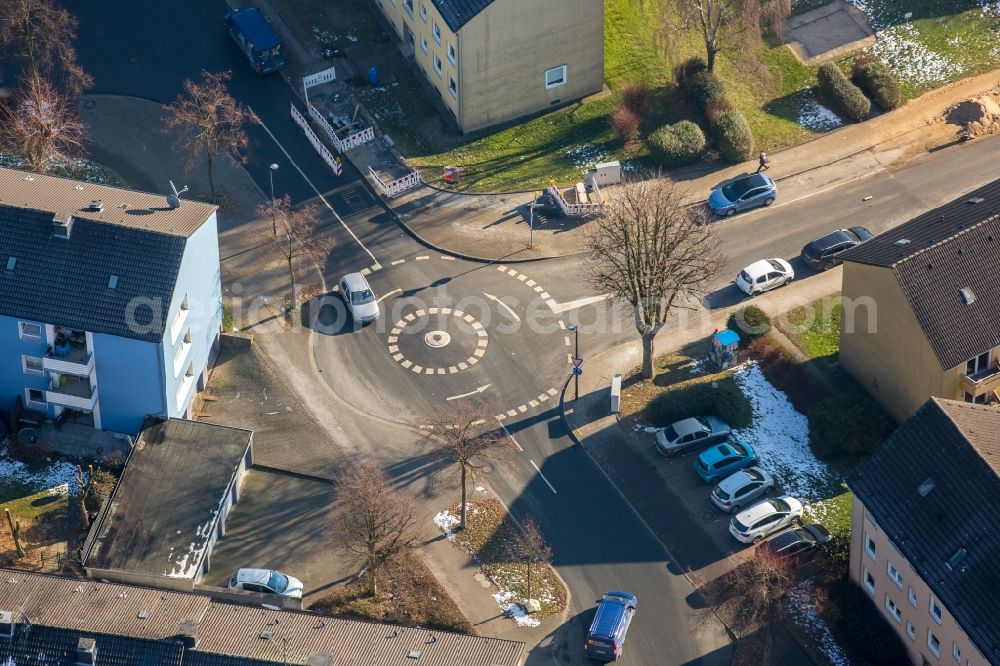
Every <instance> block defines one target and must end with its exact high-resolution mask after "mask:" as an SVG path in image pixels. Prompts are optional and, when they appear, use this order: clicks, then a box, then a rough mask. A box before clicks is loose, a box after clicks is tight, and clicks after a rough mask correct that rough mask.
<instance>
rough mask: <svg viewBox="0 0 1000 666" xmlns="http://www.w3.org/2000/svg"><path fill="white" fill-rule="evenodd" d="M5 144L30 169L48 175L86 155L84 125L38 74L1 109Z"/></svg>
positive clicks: (0, 122)
mask: <svg viewBox="0 0 1000 666" xmlns="http://www.w3.org/2000/svg"><path fill="white" fill-rule="evenodd" d="M0 135H2V139H3V143H4V144H5V145H7V146H9V147H10V148H11V149H12V150H14V151H16V152H17V153H19V154H20V155H23V156H24V159H25V160H26V161H27V165H28V168H29V169H31V170H32V171H34V172H36V173H45V172H46V171H48V170H49V169H50V168H51V167H52V166H54V165H57V164H59V163H60V162H65V161H67V160H69V159H70V158H71V157H72V156H73V155H74V154H78V153H81V152H83V146H84V138H83V123H82V122H80V120H79V118H77V115H76V112H75V111H74V109H73V105H72V103H71V102H70V100H69V98H68V97H67V96H66V95H65V94H64V93H61V92H59V91H58V90H56V88H55V86H53V85H52V84H51V83H49V82H48V81H47V80H46V79H43V78H42V77H41V76H40V75H39V74H37V73H35V74H29V75H28V77H27V79H26V80H25V82H24V85H23V86H22V87H21V88H20V89H19V90H18V92H17V94H16V95H15V96H14V98H13V99H11V100H10V101H9V102H8V103H7V104H5V105H4V106H3V108H2V109H0Z"/></svg>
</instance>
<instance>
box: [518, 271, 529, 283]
mask: <svg viewBox="0 0 1000 666" xmlns="http://www.w3.org/2000/svg"><path fill="white" fill-rule="evenodd" d="M517 279H518V280H520V281H521V282H524V281H525V280H527V279H528V276H527V275H525V274H524V273H518V274H517Z"/></svg>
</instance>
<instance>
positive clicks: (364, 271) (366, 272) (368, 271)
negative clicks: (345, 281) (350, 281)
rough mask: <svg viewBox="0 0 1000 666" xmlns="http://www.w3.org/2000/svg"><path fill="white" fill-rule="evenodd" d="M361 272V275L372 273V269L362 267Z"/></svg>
mask: <svg viewBox="0 0 1000 666" xmlns="http://www.w3.org/2000/svg"><path fill="white" fill-rule="evenodd" d="M361 274H362V275H371V274H372V269H370V268H362V269H361Z"/></svg>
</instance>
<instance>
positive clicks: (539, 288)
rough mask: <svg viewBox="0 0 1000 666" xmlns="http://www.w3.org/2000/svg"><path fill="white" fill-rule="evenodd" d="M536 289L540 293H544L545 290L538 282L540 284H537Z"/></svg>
mask: <svg viewBox="0 0 1000 666" xmlns="http://www.w3.org/2000/svg"><path fill="white" fill-rule="evenodd" d="M535 291H537V292H538V293H539V294H540V293H542V292H543V291H545V290H544V289H542V285H540V284H538V285H535Z"/></svg>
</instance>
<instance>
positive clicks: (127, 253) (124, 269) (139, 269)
mask: <svg viewBox="0 0 1000 666" xmlns="http://www.w3.org/2000/svg"><path fill="white" fill-rule="evenodd" d="M52 229H53V214H52V213H51V212H43V211H39V210H31V209H28V208H13V207H11V206H6V205H2V204H0V315H7V316H10V317H17V318H19V319H26V320H30V321H39V322H43V323H47V324H55V325H58V326H66V327H70V328H75V329H80V330H85V331H91V332H94V333H108V334H111V335H118V336H122V337H126V338H134V339H137V340H146V341H152V342H158V341H160V340H161V339H162V338H163V331H164V326H165V325H166V322H167V313H168V309H169V307H170V299H171V297H172V295H173V291H174V285H175V283H176V281H177V274H178V271H179V270H180V264H181V257H182V256H183V254H184V245H185V242H186V238H185V237H184V236H176V235H168V234H165V233H161V232H155V231H148V230H144V229H138V228H135V227H128V226H122V225H119V224H109V223H105V222H99V221H93V220H91V219H89V218H88V217H86V216H82V217H74V221H73V225H72V229H71V233H70V236H69V238H68V239H64V238H56V237H55V236H54V235H53V233H52ZM11 257H14V258H15V259H16V261H14V262H13V269H12V270H7V267H8V266H9V265H11V264H12V262H11ZM112 275H117V276H118V278H117V284H116V285H115V287H114V289H111V288H109V284H110V280H111V276H112ZM130 304H131V306H130ZM143 304H146V305H143Z"/></svg>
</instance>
